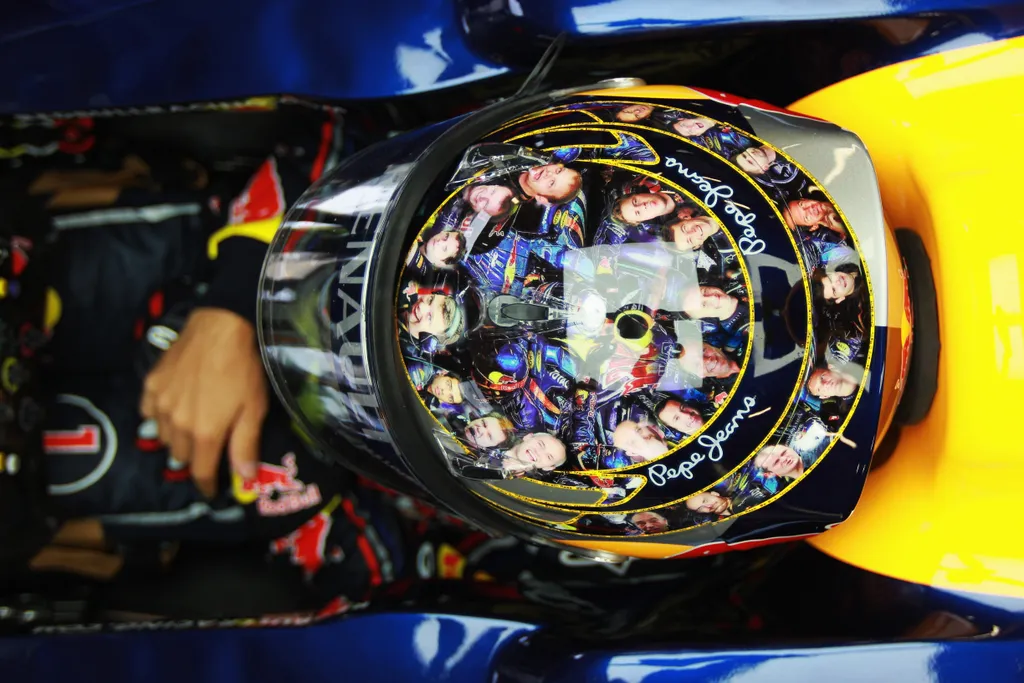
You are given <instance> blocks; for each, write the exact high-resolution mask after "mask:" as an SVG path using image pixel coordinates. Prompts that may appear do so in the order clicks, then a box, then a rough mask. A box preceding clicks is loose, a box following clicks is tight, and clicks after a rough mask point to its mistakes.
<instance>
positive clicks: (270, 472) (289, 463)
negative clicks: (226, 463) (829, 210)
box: [233, 453, 323, 517]
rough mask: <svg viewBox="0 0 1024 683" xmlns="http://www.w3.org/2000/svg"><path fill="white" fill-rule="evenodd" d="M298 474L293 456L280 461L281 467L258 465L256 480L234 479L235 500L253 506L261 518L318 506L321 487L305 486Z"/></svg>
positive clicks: (289, 455) (269, 464) (236, 477)
mask: <svg viewBox="0 0 1024 683" xmlns="http://www.w3.org/2000/svg"><path fill="white" fill-rule="evenodd" d="M298 473H299V470H298V467H296V465H295V454H294V453H288V454H287V455H285V456H284V457H283V458H281V464H280V465H274V464H271V463H266V462H261V463H260V465H259V469H258V470H257V472H256V476H255V477H253V478H251V479H248V480H243V479H242V478H241V477H238V476H237V475H236V476H235V477H234V486H233V488H234V495H235V500H237V501H238V502H239V503H242V504H243V505H250V504H252V503H256V511H257V512H258V513H259V514H260V515H262V516H264V517H279V516H282V515H290V514H293V513H295V512H299V511H301V510H306V509H308V508H311V507H313V506H315V505H319V504H320V503H321V502H322V500H323V499H322V498H321V496H320V487H319V486H317V485H316V484H309V485H307V484H305V483H304V482H303V481H302V480H300V479H299V478H298Z"/></svg>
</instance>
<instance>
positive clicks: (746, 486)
mask: <svg viewBox="0 0 1024 683" xmlns="http://www.w3.org/2000/svg"><path fill="white" fill-rule="evenodd" d="M904 280H905V278H904V276H903V270H902V266H901V262H900V259H899V257H898V255H897V253H896V250H895V244H894V242H893V239H892V236H891V234H890V232H889V231H888V230H887V228H886V226H885V224H884V221H883V217H882V209H881V202H880V198H879V191H878V187H877V183H876V180H875V176H874V173H873V171H872V166H871V162H870V158H869V157H868V154H867V152H866V150H865V148H864V146H863V145H862V144H861V143H860V141H859V140H858V138H857V137H856V136H855V135H854V134H853V133H850V132H849V131H846V130H843V129H840V128H839V127H837V126H834V125H832V124H829V123H827V122H824V121H820V120H816V119H812V118H807V117H804V116H801V115H798V114H795V113H792V112H788V111H785V110H782V109H779V108H776V107H773V106H771V105H767V104H765V103H763V102H756V101H748V100H743V99H739V98H736V97H733V96H730V95H726V94H723V93H719V92H711V91H704V90H697V89H690V88H684V87H674V86H673V87H660V86H659V87H655V86H645V85H636V84H635V83H631V82H622V81H611V82H604V83H602V84H599V85H598V86H593V87H591V88H589V89H586V90H578V91H558V92H549V93H544V94H540V95H531V96H524V97H518V98H513V99H511V100H507V101H503V102H499V103H497V104H495V105H491V106H489V107H487V108H484V109H482V110H479V111H477V112H475V113H472V114H468V115H465V116H463V117H461V118H458V119H455V120H452V121H448V122H445V123H441V124H437V125H434V126H432V127H428V128H425V129H422V130H418V131H415V132H411V133H407V134H404V135H401V136H397V137H394V138H391V139H389V140H387V141H386V142H382V143H379V144H377V145H375V146H372V147H369V148H367V149H365V150H363V151H362V152H360V153H358V154H356V155H354V156H353V157H351V158H350V159H348V160H347V162H346V163H344V164H343V165H341V166H340V167H338V168H337V169H336V170H334V171H333V172H332V173H330V174H328V175H327V176H326V177H325V178H323V179H322V180H321V181H319V182H318V183H317V184H316V185H314V186H313V187H312V188H310V189H309V190H308V191H307V192H306V194H305V195H304V196H303V197H302V198H301V199H300V200H299V201H298V203H297V204H296V205H295V206H294V207H293V208H292V209H291V210H290V212H289V213H288V215H287V217H286V219H285V221H284V223H283V226H282V228H281V229H280V230H279V231H278V233H277V234H276V236H275V239H274V241H273V244H272V246H271V249H270V250H269V253H268V256H267V259H266V263H265V266H264V270H263V274H262V277H261V284H260V291H259V297H260V306H259V315H260V325H259V327H260V345H261V348H262V352H263V355H264V360H265V363H266V366H267V369H268V373H269V376H270V378H271V382H272V384H273V386H274V388H275V390H276V392H277V394H278V396H279V397H280V399H281V400H282V401H283V403H284V404H285V405H286V406H287V408H288V410H289V411H290V413H291V415H292V417H293V418H294V420H295V423H296V425H297V427H298V428H299V429H300V430H301V432H302V433H303V434H304V435H305V437H306V438H307V440H308V442H309V443H310V445H311V447H312V448H313V449H314V450H315V451H316V452H318V453H319V454H320V455H321V456H322V457H324V458H326V459H329V460H332V461H340V462H341V463H343V464H345V465H346V466H348V467H350V468H352V469H355V470H356V471H358V472H360V473H362V474H364V475H366V476H367V477H369V478H371V479H373V480H375V481H377V482H379V483H380V484H382V485H384V486H388V487H391V488H395V489H398V490H400V491H404V492H406V493H410V494H412V495H415V496H419V497H421V498H423V499H425V500H427V501H429V502H431V503H434V504H436V505H438V506H440V507H442V508H444V509H445V510H447V511H450V512H451V513H454V514H455V515H457V516H459V517H461V518H463V519H465V520H467V521H469V522H470V523H472V524H474V525H477V526H479V527H481V528H483V529H485V530H487V531H489V532H492V533H509V534H514V535H517V536H520V537H523V538H527V539H529V540H532V541H534V542H537V543H543V544H559V545H561V546H563V547H565V548H566V549H572V550H573V551H574V552H577V553H581V554H585V555H590V556H592V557H599V558H601V557H604V558H614V557H622V556H635V557H652V558H655V557H656V558H660V557H677V556H684V555H693V554H699V555H704V554H710V553H713V552H719V551H722V550H727V549H732V548H741V547H749V546H752V545H758V544H763V543H768V542H772V541H775V540H779V539H788V538H794V537H803V536H809V535H813V534H817V533H820V532H822V531H824V530H826V529H828V528H829V527H831V526H833V525H835V524H838V523H840V522H842V521H843V520H844V519H845V518H846V517H847V516H849V515H850V513H851V512H852V511H853V509H854V507H855V505H856V502H857V500H858V497H859V495H860V491H861V488H862V486H863V483H864V480H865V477H866V475H867V472H868V469H869V464H870V462H871V457H872V452H873V450H874V448H875V444H876V442H877V441H878V440H879V439H880V437H881V435H882V434H883V433H884V431H885V429H886V428H887V426H888V424H889V421H890V420H891V418H892V415H893V412H894V410H895V407H896V404H897V402H898V399H899V392H900V386H901V384H902V378H903V376H904V375H905V374H906V369H907V363H908V357H909V332H908V330H909V322H908V318H909V315H910V314H909V302H908V301H907V295H906V285H905V281H904Z"/></svg>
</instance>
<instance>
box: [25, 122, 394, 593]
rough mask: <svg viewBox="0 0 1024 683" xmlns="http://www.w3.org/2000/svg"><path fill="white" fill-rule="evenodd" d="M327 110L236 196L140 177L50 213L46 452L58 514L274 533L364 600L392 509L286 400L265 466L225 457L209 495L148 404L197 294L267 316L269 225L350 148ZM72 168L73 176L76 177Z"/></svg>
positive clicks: (115, 536)
mask: <svg viewBox="0 0 1024 683" xmlns="http://www.w3.org/2000/svg"><path fill="white" fill-rule="evenodd" d="M309 115H310V114H309V113H306V116H309ZM320 116H322V118H323V124H322V125H316V126H308V127H307V128H306V130H307V131H308V133H309V135H307V136H305V138H301V137H295V136H294V134H293V135H292V137H290V139H289V140H288V141H287V143H286V144H282V145H278V147H277V149H276V152H275V154H274V155H273V156H271V157H270V158H268V159H267V160H266V161H265V162H264V163H263V165H262V166H260V168H259V170H258V171H257V172H256V174H255V175H254V176H253V178H252V179H251V180H250V182H249V183H248V185H247V186H246V187H245V188H244V190H243V191H242V192H241V194H239V195H238V196H236V197H234V198H233V199H232V198H231V197H223V196H221V195H220V194H218V191H217V190H218V188H216V187H204V188H200V189H191V188H186V189H183V190H181V191H179V192H177V193H174V192H168V190H167V189H166V188H160V189H159V191H157V190H152V191H146V190H145V189H142V190H140V189H138V188H132V189H129V190H128V191H123V192H121V193H120V194H119V196H118V198H117V200H116V201H115V202H114V203H113V204H108V205H105V206H102V207H100V208H96V207H89V208H88V209H85V210H70V211H69V210H60V209H56V210H54V212H53V213H54V220H55V223H56V225H57V229H58V233H59V239H58V245H57V253H56V255H55V258H56V263H55V267H54V268H53V277H54V282H53V286H54V288H55V289H56V290H57V293H58V294H59V296H60V299H61V304H62V313H61V320H60V322H59V323H58V324H57V326H56V328H55V329H54V335H53V338H52V340H51V344H50V352H51V356H52V363H51V364H50V365H49V367H48V368H47V389H48V391H47V393H48V398H49V400H48V403H49V405H47V421H46V425H45V426H46V432H45V440H44V451H45V452H46V459H47V471H48V480H49V492H50V496H51V498H52V500H53V501H54V502H55V503H56V505H57V508H58V510H59V512H60V513H61V515H62V516H63V517H66V518H98V519H99V520H100V521H101V522H102V524H103V528H104V532H105V536H106V537H107V538H108V539H109V540H110V541H112V542H114V543H117V544H120V545H122V546H124V547H127V548H130V547H131V546H132V545H133V544H135V545H138V544H148V543H150V542H153V541H157V540H159V541H174V540H188V541H207V542H215V543H221V544H226V543H241V542H248V541H253V540H263V541H266V542H267V544H268V549H269V552H270V554H271V556H272V557H274V558H276V559H277V561H281V562H285V563H290V564H294V565H297V566H299V567H301V569H302V571H303V573H304V574H305V576H306V578H307V579H309V580H310V581H311V582H313V583H314V584H315V585H316V584H325V586H324V594H325V595H338V594H339V593H345V594H347V595H349V596H350V597H352V598H353V599H362V597H363V594H364V592H365V590H366V588H367V587H369V586H372V585H375V584H379V583H381V582H383V581H387V580H390V579H391V578H392V575H393V573H394V570H395V569H396V564H397V565H399V566H398V567H397V568H398V569H400V564H401V562H400V556H401V546H402V543H403V541H402V539H401V534H400V530H399V529H398V527H397V526H395V524H394V523H393V522H392V520H393V519H394V518H395V515H394V514H392V513H391V511H389V510H386V509H383V508H382V509H380V511H379V512H374V510H376V509H377V508H375V507H374V506H375V505H376V503H375V501H376V499H377V498H378V497H379V494H378V493H376V492H367V491H362V490H361V489H359V488H358V487H357V486H356V485H355V482H354V477H353V476H352V475H351V474H349V473H347V472H346V471H344V470H342V469H341V468H339V467H335V466H332V465H329V464H327V463H325V462H322V461H320V460H318V459H317V458H315V457H313V456H312V455H310V453H309V451H308V450H307V449H306V448H305V446H304V444H303V441H302V439H301V438H300V436H299V435H298V434H297V433H296V432H295V431H294V430H293V429H292V427H291V424H290V422H289V420H288V418H287V416H286V415H285V414H284V410H283V409H282V408H281V407H280V405H278V404H277V403H276V402H274V401H272V403H271V409H270V411H269V414H268V416H267V418H266V421H265V423H264V426H263V430H262V434H261V443H260V459H261V462H260V465H259V472H258V476H257V477H256V479H255V480H253V481H249V482H242V481H240V480H235V479H233V478H232V476H231V474H230V470H229V467H228V464H227V459H226V458H224V459H223V463H222V467H221V471H220V484H221V485H220V489H219V490H220V493H219V495H218V496H217V497H216V498H215V499H213V500H207V499H206V498H205V497H204V496H203V495H202V494H201V493H200V492H199V490H198V489H197V488H196V486H195V485H194V483H193V481H192V479H191V478H190V476H189V472H188V471H187V470H186V469H183V468H181V467H177V466H176V463H175V462H174V461H173V460H171V459H170V458H169V455H168V451H167V450H166V449H165V448H164V447H163V446H162V444H160V443H159V441H158V440H157V438H156V437H157V435H156V433H155V428H154V424H153V423H152V422H151V421H143V420H142V418H141V416H140V415H139V412H138V406H139V402H140V399H141V395H142V385H143V380H144V378H145V376H146V374H147V373H148V371H149V370H150V369H151V368H152V367H153V365H154V364H155V363H156V361H157V360H159V357H160V354H161V353H162V351H163V350H165V349H166V348H167V347H168V346H169V344H170V343H173V340H174V338H175V337H176V333H177V332H178V331H180V329H181V327H182V325H183V324H184V322H185V320H186V319H187V316H188V314H189V312H190V311H191V310H192V309H193V308H194V307H196V306H204V307H217V308H223V309H227V310H230V311H233V312H234V313H237V314H238V315H240V316H242V317H243V318H245V319H246V320H248V321H249V322H251V323H252V324H253V325H254V326H255V324H256V291H257V286H258V279H259V274H260V269H261V267H262V264H263V257H264V254H265V252H266V248H267V243H268V242H269V238H270V236H271V235H272V234H273V231H274V229H275V228H276V227H277V225H278V224H279V223H280V220H281V218H282V214H283V213H284V211H285V210H286V209H287V208H288V206H289V205H290V204H291V203H293V202H294V201H295V200H296V199H297V198H298V197H299V195H300V194H301V193H302V192H303V191H304V190H305V189H306V188H307V187H308V186H309V184H310V183H311V182H312V181H314V180H316V178H317V177H318V176H319V175H320V174H321V173H322V172H323V170H324V169H325V168H326V167H327V166H328V165H329V162H330V160H331V158H332V157H335V156H337V155H338V154H339V151H340V147H339V145H338V142H339V139H340V136H341V127H340V124H337V125H335V124H334V123H333V121H332V119H331V116H329V115H327V114H320ZM293 128H294V127H293ZM292 133H294V130H293V131H292ZM69 177H70V176H69ZM69 177H62V178H60V181H61V182H63V183H65V184H64V185H62V186H61V188H63V187H66V186H67V183H68V182H71V183H72V184H74V182H73V181H69ZM228 199H231V201H227V200H228ZM360 494H362V495H360ZM378 507H379V506H378ZM378 518H380V519H378ZM385 518H386V519H385Z"/></svg>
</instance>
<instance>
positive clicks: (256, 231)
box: [206, 213, 284, 259]
mask: <svg viewBox="0 0 1024 683" xmlns="http://www.w3.org/2000/svg"><path fill="white" fill-rule="evenodd" d="M282 218H284V214H280V213H279V214H277V215H276V216H273V217H271V218H265V219H263V220H262V221H252V222H251V223H239V224H238V225H225V226H224V227H223V228H221V229H220V230H218V231H217V232H215V233H213V234H212V235H210V239H209V241H207V243H206V254H207V256H209V257H210V258H211V259H216V258H217V254H219V253H220V243H221V242H223V241H224V240H227V239H231V238H232V237H248V238H249V239H252V240H258V241H260V242H265V243H266V244H270V241H271V240H272V239H274V234H275V233H277V229H278V228H279V227H281V219H282Z"/></svg>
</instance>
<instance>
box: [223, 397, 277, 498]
mask: <svg viewBox="0 0 1024 683" xmlns="http://www.w3.org/2000/svg"><path fill="white" fill-rule="evenodd" d="M266 413H267V409H266V403H265V402H263V403H254V404H253V405H252V406H247V407H246V408H245V409H243V411H242V414H241V415H240V416H239V418H238V422H236V423H235V426H234V429H233V430H232V431H231V437H230V439H229V441H228V459H229V460H230V462H231V469H232V470H234V471H235V472H236V473H237V474H238V475H239V476H240V477H242V478H243V479H252V478H253V477H255V476H256V463H257V462H259V455H260V450H259V449H260V431H261V429H262V426H263V418H264V417H266Z"/></svg>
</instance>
